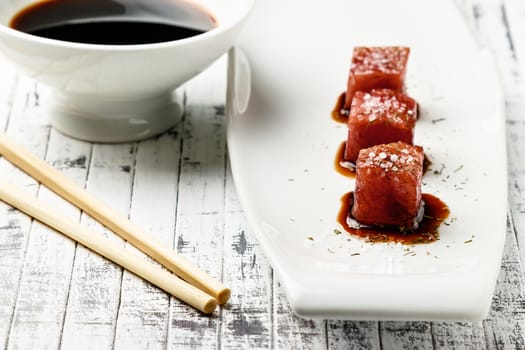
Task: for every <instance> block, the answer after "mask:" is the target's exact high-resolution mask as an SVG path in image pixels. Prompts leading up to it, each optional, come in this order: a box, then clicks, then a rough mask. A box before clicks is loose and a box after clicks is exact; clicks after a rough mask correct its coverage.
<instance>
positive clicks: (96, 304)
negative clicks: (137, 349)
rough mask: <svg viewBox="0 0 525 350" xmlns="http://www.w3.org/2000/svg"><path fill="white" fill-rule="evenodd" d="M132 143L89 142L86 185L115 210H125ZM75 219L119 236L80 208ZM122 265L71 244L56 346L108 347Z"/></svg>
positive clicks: (132, 157)
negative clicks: (67, 287) (61, 326)
mask: <svg viewBox="0 0 525 350" xmlns="http://www.w3.org/2000/svg"><path fill="white" fill-rule="evenodd" d="M135 153H136V147H135V146H134V145H130V144H121V145H94V146H93V147H92V150H91V157H90V159H91V162H90V164H89V173H88V178H87V183H86V189H87V190H88V191H90V192H92V193H93V194H95V195H96V196H97V197H99V198H101V199H102V200H103V201H105V202H106V203H108V204H109V205H111V206H112V207H113V208H114V209H116V210H117V211H119V212H121V213H126V215H127V213H128V212H129V208H130V200H131V185H132V173H131V171H128V170H127V169H133V165H134V162H135ZM81 222H82V223H83V224H85V225H87V226H88V227H89V228H91V229H93V230H95V231H96V232H101V233H104V234H105V235H107V236H108V238H109V239H113V240H115V241H117V242H121V243H122V244H124V242H122V240H121V239H120V238H118V237H116V236H115V235H114V234H113V233H110V232H108V231H106V230H105V229H104V228H103V227H102V226H101V225H100V224H98V223H97V222H95V221H93V220H92V219H90V218H89V217H88V216H87V215H85V214H83V215H82V219H81ZM121 282H122V269H121V268H120V267H117V266H116V265H114V264H113V263H111V262H109V261H107V260H105V259H104V258H101V257H100V256H99V255H97V254H95V253H92V252H90V251H88V250H87V249H86V248H84V247H82V246H80V245H79V246H77V249H76V254H75V263H74V266H73V274H72V277H71V288H70V291H69V298H68V300H67V309H66V316H65V324H64V329H63V335H62V344H61V345H62V347H63V348H66V349H75V348H81V347H84V348H96V349H111V348H112V347H113V343H114V336H115V326H116V315H117V311H118V307H119V303H120V293H121Z"/></svg>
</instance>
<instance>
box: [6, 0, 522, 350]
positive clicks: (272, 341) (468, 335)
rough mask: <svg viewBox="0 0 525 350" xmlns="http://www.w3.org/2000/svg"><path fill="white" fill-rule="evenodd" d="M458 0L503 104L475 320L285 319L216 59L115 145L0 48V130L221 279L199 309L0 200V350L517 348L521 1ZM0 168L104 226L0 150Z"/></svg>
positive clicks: (63, 208) (286, 311)
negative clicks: (84, 135) (81, 136)
mask: <svg viewBox="0 0 525 350" xmlns="http://www.w3.org/2000/svg"><path fill="white" fill-rule="evenodd" d="M260 1H262V0H260ZM457 2H458V6H459V7H460V9H461V10H462V11H464V14H465V17H466V18H467V20H468V21H469V22H470V23H471V24H472V27H473V29H474V31H475V35H476V36H477V37H478V38H479V40H480V42H482V43H483V44H484V45H486V46H488V47H489V48H491V49H492V51H493V53H494V57H495V61H496V63H497V66H498V69H499V72H500V73H501V78H502V82H503V87H504V90H505V91H504V92H505V95H506V102H507V103H506V105H507V114H506V115H507V144H508V170H509V178H508V184H509V211H508V213H509V215H508V226H507V242H506V247H505V253H504V257H503V261H502V268H501V273H500V276H499V279H498V284H497V286H496V291H495V294H494V300H493V304H492V309H491V311H490V314H489V315H488V317H487V319H486V320H484V321H483V322H480V323H441V322H440V323H430V322H351V321H309V320H302V319H299V318H297V317H295V316H294V315H293V314H292V313H291V311H290V309H289V306H288V304H287V301H286V298H285V296H284V294H283V291H282V289H281V287H280V285H279V281H278V280H276V279H275V278H274V276H273V274H272V269H271V267H270V266H269V265H268V263H267V262H266V260H265V257H264V255H263V254H262V253H261V251H260V250H259V248H258V245H257V242H256V241H255V239H254V238H253V237H252V236H251V235H250V232H249V230H248V228H247V224H246V222H245V219H244V217H243V212H242V210H241V208H240V206H239V203H238V201H237V197H236V193H235V188H234V184H233V182H232V178H231V174H230V171H229V164H228V156H227V150H226V143H225V128H226V124H225V117H224V94H225V77H226V75H225V60H224V58H223V59H221V60H220V61H219V62H218V63H217V64H215V65H214V66H213V67H211V68H210V69H209V70H208V71H206V72H204V73H203V74H201V75H200V76H199V77H197V78H196V79H194V80H193V81H191V82H190V83H188V84H187V85H186V86H185V96H186V99H185V101H186V114H185V116H184V118H183V120H182V122H181V123H179V124H178V125H177V126H176V127H174V128H173V129H172V130H171V131H170V132H168V133H167V134H164V135H161V136H160V137H157V138H155V139H151V140H146V141H142V142H136V143H128V144H119V145H101V144H90V143H86V142H81V141H77V140H74V139H71V138H68V137H66V136H63V135H61V134H60V133H58V132H56V131H55V130H53V129H52V128H50V126H49V123H48V120H47V117H46V114H45V111H44V108H45V106H46V101H47V92H46V90H45V89H44V88H42V87H40V86H38V85H37V84H35V83H34V82H33V81H31V80H30V79H28V78H25V77H23V76H21V75H19V74H17V73H16V71H15V70H14V69H13V68H12V67H11V66H9V65H8V64H6V63H5V62H3V61H0V67H1V68H0V129H2V130H5V132H6V133H7V134H8V135H10V136H11V137H12V138H14V139H15V140H17V141H18V142H19V143H21V144H23V145H24V146H26V147H28V148H29V149H30V150H31V151H32V152H34V153H35V154H37V155H38V156H40V157H42V158H44V159H45V160H46V161H47V162H48V163H50V164H52V165H54V166H55V167H57V168H59V169H60V170H61V171H63V172H64V173H66V174H67V175H68V176H70V177H71V178H73V179H74V180H75V181H77V182H78V183H79V184H81V185H83V186H85V188H86V189H87V190H88V191H90V192H93V193H94V194H96V195H97V196H99V197H100V198H101V199H103V200H104V201H106V202H108V203H109V204H111V205H112V206H114V207H115V208H116V209H118V210H120V211H121V212H123V213H125V214H127V215H129V217H130V218H131V219H132V220H133V221H135V222H137V223H138V224H140V225H142V226H143V227H145V228H146V229H147V230H149V231H150V232H151V233H152V234H154V235H155V236H157V237H158V238H159V239H160V240H162V241H163V242H165V244H167V245H170V246H172V247H173V248H174V249H176V250H177V251H179V252H180V253H182V254H184V255H186V256H188V257H189V258H190V259H192V260H193V261H195V262H197V263H198V264H199V265H200V266H201V267H202V268H203V269H205V270H207V271H208V272H209V273H210V274H212V275H213V276H216V277H218V278H220V279H222V280H223V281H224V283H225V284H226V285H228V286H230V287H231V289H232V298H231V300H230V302H229V303H228V304H227V305H226V306H224V307H223V308H221V309H218V310H217V311H216V312H215V313H214V314H213V315H212V316H210V317H206V316H203V315H201V314H200V313H198V312H196V311H195V310H193V309H192V308H190V307H188V306H186V305H184V304H182V303H180V302H179V301H178V300H175V299H173V298H170V297H168V296H167V295H166V293H164V292H162V291H160V290H158V289H156V288H155V287H152V286H151V285H149V284H148V283H145V282H144V281H142V280H141V279H139V278H137V277H135V276H134V275H132V274H130V273H128V272H126V271H123V270H122V269H120V268H119V267H117V266H115V265H114V264H112V263H109V262H108V261H106V260H104V259H102V258H101V257H99V256H97V255H96V254H93V253H91V252H89V251H87V250H86V249H85V248H83V247H82V246H80V245H77V244H75V243H74V242H72V241H70V240H68V239H66V238H64V237H63V236H61V235H60V234H57V233H55V232H53V231H52V230H50V229H48V228H46V227H44V226H43V225H41V224H39V223H37V222H34V221H31V220H30V219H29V218H28V217H26V216H25V215H23V214H21V213H19V212H18V211H16V210H13V209H12V208H10V207H8V206H7V205H5V204H3V203H0V348H2V349H56V348H61V349H84V348H85V349H109V348H118V349H164V348H167V349H186V348H197V349H201V348H202V349H213V348H245V349H256V348H278V349H289V348H306V349H308V348H312V349H325V348H329V349H453V348H456V349H485V348H487V349H525V295H524V289H525V283H524V276H523V268H522V261H523V260H524V258H525V1H523V0H479V1H475V0H473V1H471V0H457ZM443 25H446V23H443ZM487 88H490V87H487ZM487 161H490V159H487ZM0 173H1V174H2V176H3V177H6V178H8V179H9V180H10V181H13V182H14V183H16V184H18V185H21V186H23V187H24V188H25V189H26V190H27V191H30V192H31V193H33V194H34V195H36V196H38V197H39V198H41V199H42V200H45V201H47V202H49V203H50V204H51V205H53V206H54V207H56V209H57V210H59V211H61V212H63V214H64V215H68V216H71V217H74V218H76V219H78V220H80V221H81V222H82V223H83V224H85V225H88V226H89V227H92V228H93V229H95V230H97V231H100V232H104V234H106V235H107V236H108V237H110V238H111V239H115V240H119V239H118V238H115V237H114V235H113V234H112V233H110V232H107V231H104V228H103V227H101V226H100V225H99V224H98V223H96V222H95V221H93V220H92V219H91V218H89V217H88V216H87V215H84V214H82V213H80V212H79V211H78V210H77V209H75V208H73V207H71V206H70V205H68V204H66V203H65V202H64V201H63V200H61V199H59V198H57V196H56V195H54V194H53V193H51V192H49V191H48V190H47V189H46V188H44V187H41V186H39V185H38V184H37V183H36V182H35V181H34V180H33V179H31V178H29V177H28V176H26V175H25V174H23V173H21V172H20V171H19V170H17V169H16V168H14V167H13V166H12V165H11V164H9V163H8V162H6V161H5V160H4V159H0ZM482 190H483V189H480V191H482ZM122 244H123V245H125V244H126V243H125V242H122ZM128 248H129V249H133V248H132V247H128Z"/></svg>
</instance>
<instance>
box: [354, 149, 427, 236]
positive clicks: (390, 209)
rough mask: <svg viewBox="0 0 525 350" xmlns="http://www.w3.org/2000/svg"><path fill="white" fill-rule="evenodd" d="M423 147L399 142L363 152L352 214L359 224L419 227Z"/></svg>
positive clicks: (403, 228)
mask: <svg viewBox="0 0 525 350" xmlns="http://www.w3.org/2000/svg"><path fill="white" fill-rule="evenodd" d="M423 159H424V154H423V149H422V148H421V147H420V146H414V145H409V144H406V143H404V142H395V143H389V144H383V145H377V146H372V147H370V148H365V149H362V150H361V151H360V152H359V157H358V159H357V168H356V183H355V193H354V203H353V207H352V210H351V215H352V216H353V218H354V219H355V220H357V221H358V222H359V224H364V225H372V226H396V227H398V228H399V230H400V231H402V232H405V231H411V230H414V229H416V228H417V227H418V223H419V221H420V220H421V219H422V217H423V205H424V204H423V202H422V199H421V198H422V193H421V179H422V177H423Z"/></svg>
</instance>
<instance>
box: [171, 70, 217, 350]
mask: <svg viewBox="0 0 525 350" xmlns="http://www.w3.org/2000/svg"><path fill="white" fill-rule="evenodd" d="M209 73H210V74H221V73H222V74H224V61H222V65H221V62H219V63H218V64H216V65H214V66H212V67H211V68H210V71H209ZM205 78H206V76H205V75H200V76H197V77H196V78H194V79H193V80H192V81H191V82H189V83H188V84H187V85H186V93H187V95H186V96H187V98H186V110H185V114H184V117H183V121H182V129H181V133H182V142H181V146H180V147H181V157H182V158H181V164H180V170H179V174H178V186H179V187H178V200H177V213H176V220H177V221H176V226H175V244H176V249H177V251H178V252H179V253H181V254H182V255H184V256H186V257H187V258H188V259H189V260H191V261H195V262H198V265H199V267H200V268H201V269H203V270H204V271H206V272H208V273H209V274H210V275H211V276H212V277H215V278H218V279H219V280H221V279H222V263H221V262H222V248H223V228H224V177H225V167H226V163H225V162H226V156H225V147H226V145H225V128H224V116H223V115H221V114H218V113H216V108H214V106H215V104H216V103H222V101H224V88H222V89H221V88H217V87H216V86H215V85H213V84H210V82H209V81H206V79H205ZM219 84H221V83H220V81H219ZM223 84H224V81H222V85H223ZM219 86H220V85H219ZM196 91H199V93H195V92H196ZM192 96H194V97H192ZM203 98H204V100H203ZM202 101H206V103H205V104H203V103H202ZM219 314H220V310H219V311H216V312H215V313H214V314H213V315H211V316H206V317H204V316H203V315H202V314H200V313H199V312H197V311H195V310H190V309H189V308H188V306H187V305H184V304H182V303H180V302H179V301H177V300H172V303H171V318H170V325H169V327H170V332H169V340H168V345H169V346H172V347H175V348H178V347H182V348H184V347H196V348H205V349H209V348H213V347H214V346H215V344H216V343H217V339H218V336H219V323H220V316H219Z"/></svg>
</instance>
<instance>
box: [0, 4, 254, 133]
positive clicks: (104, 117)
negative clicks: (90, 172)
mask: <svg viewBox="0 0 525 350" xmlns="http://www.w3.org/2000/svg"><path fill="white" fill-rule="evenodd" d="M194 1H195V2H196V3H198V4H199V5H201V6H204V7H205V8H206V9H208V10H209V12H210V13H211V14H213V15H214V16H215V18H216V19H217V21H218V26H217V28H215V29H212V30H210V31H208V32H206V33H203V34H200V35H197V36H194V37H190V38H187V39H183V40H176V41H170V42H163V43H155V44H143V45H94V44H80V43H72V42H65V41H58V40H52V39H46V38H41V37H37V36H33V35H29V34H26V33H22V32H20V31H16V30H13V29H11V28H9V27H8V24H9V21H10V20H11V18H12V17H13V16H14V15H15V14H16V13H17V12H18V11H19V10H20V9H22V8H24V7H26V6H28V5H30V4H31V3H34V2H36V1H35V0H0V50H1V53H2V54H3V55H4V56H5V57H7V58H8V59H9V60H10V61H11V62H13V63H14V64H15V65H17V66H18V67H19V68H20V70H21V71H22V72H24V73H25V74H27V75H29V76H31V77H32V78H34V79H35V80H36V81H38V82H41V83H43V84H45V85H47V86H49V87H51V88H52V90H53V93H54V94H53V100H52V108H51V109H50V119H51V123H52V125H53V126H54V127H56V128H57V129H58V130H60V131H62V132H63V133H65V134H68V135H71V136H73V137H76V138H80V139H84V140H89V141H98V142H122V141H130V140H137V139H142V138H146V137H149V136H153V135H155V134H158V133H160V132H162V131H165V130H166V129H168V128H169V127H171V126H172V125H173V124H175V123H176V121H177V120H178V119H179V117H180V115H181V114H182V107H181V104H180V103H178V102H177V99H176V97H175V98H174V96H176V94H174V89H176V88H177V87H178V86H180V85H181V84H183V83H184V82H186V81H187V80H188V79H190V78H192V77H193V76H195V75H196V74H197V73H199V72H201V71H202V70H204V69H205V68H206V67H207V66H208V65H210V64H211V63H212V62H213V61H214V60H215V59H217V58H218V57H219V56H221V55H222V54H224V53H225V52H226V51H227V50H228V49H229V48H230V47H231V46H232V45H233V43H234V41H235V39H236V37H237V35H238V34H239V32H240V29H241V27H242V24H243V23H244V20H245V18H246V17H247V15H248V13H249V12H250V9H251V8H252V5H253V2H254V0H194Z"/></svg>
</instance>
